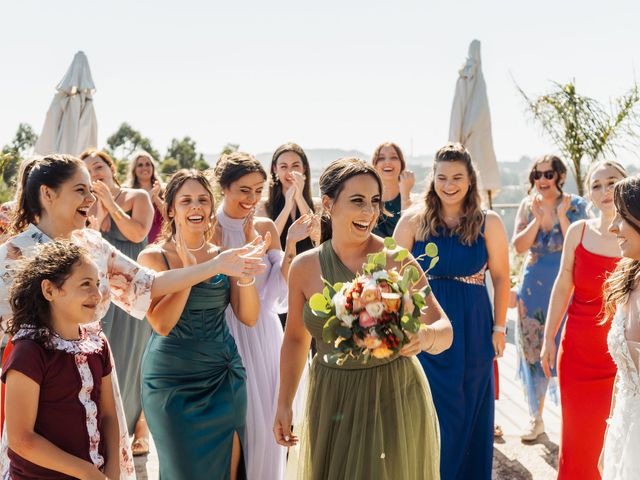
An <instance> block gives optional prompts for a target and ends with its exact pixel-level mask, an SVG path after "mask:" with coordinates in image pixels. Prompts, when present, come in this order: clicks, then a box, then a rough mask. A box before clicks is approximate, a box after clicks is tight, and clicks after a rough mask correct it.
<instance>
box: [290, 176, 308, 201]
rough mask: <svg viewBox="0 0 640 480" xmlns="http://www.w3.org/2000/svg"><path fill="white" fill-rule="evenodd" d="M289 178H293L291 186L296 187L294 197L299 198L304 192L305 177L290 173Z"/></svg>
mask: <svg viewBox="0 0 640 480" xmlns="http://www.w3.org/2000/svg"><path fill="white" fill-rule="evenodd" d="M291 178H293V182H294V183H293V185H294V186H295V187H296V196H300V197H301V196H302V193H303V192H304V182H305V180H306V179H307V177H306V176H305V175H304V173H300V172H291Z"/></svg>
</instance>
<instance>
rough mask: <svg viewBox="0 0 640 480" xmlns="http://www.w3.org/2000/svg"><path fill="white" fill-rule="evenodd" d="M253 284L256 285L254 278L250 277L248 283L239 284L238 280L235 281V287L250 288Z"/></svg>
mask: <svg viewBox="0 0 640 480" xmlns="http://www.w3.org/2000/svg"><path fill="white" fill-rule="evenodd" d="M254 283H256V277H252V278H251V281H250V282H249V283H240V280H236V285H238V286H239V287H250V286H251V285H253V284H254Z"/></svg>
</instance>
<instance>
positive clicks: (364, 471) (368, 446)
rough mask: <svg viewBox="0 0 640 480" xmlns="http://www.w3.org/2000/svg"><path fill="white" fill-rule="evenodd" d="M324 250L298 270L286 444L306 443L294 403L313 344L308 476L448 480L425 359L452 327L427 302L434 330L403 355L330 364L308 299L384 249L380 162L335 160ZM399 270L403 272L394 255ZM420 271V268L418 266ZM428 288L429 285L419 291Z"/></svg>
mask: <svg viewBox="0 0 640 480" xmlns="http://www.w3.org/2000/svg"><path fill="white" fill-rule="evenodd" d="M320 191H321V193H322V205H323V221H322V240H323V243H322V244H321V245H320V246H319V247H317V248H314V249H313V250H309V251H307V252H304V253H303V254H302V255H299V256H298V257H296V259H295V260H294V262H293V265H292V266H291V269H290V270H289V317H288V320H287V325H286V329H285V337H284V343H283V345H282V356H281V358H282V361H281V362H280V370H281V375H280V392H279V398H278V410H277V413H276V419H275V423H274V435H275V437H276V441H277V442H278V443H279V444H281V445H284V446H287V447H290V446H293V445H295V444H297V443H298V436H297V435H298V432H297V431H295V432H292V431H291V424H292V422H291V420H292V407H291V405H292V401H293V397H294V395H295V392H296V388H297V384H298V382H299V379H300V375H301V373H302V371H303V369H304V365H305V359H306V355H307V354H308V351H309V344H310V341H311V337H312V336H313V337H314V338H315V339H316V344H317V346H318V354H317V355H316V356H315V357H314V360H313V364H312V366H311V371H310V376H309V392H308V395H307V409H306V417H305V421H304V425H303V428H302V431H301V433H300V437H301V439H302V444H301V461H300V464H299V466H300V468H299V472H298V476H299V478H302V479H314V480H316V479H317V480H333V479H343V478H349V479H351V478H353V479H361V478H362V479H364V478H366V479H368V480H391V479H403V480H439V478H440V473H439V470H440V438H439V430H438V419H437V416H436V411H435V408H434V405H433V400H432V398H431V391H430V389H429V383H428V381H427V378H426V377H425V374H424V371H423V370H422V368H421V367H420V364H419V362H418V360H417V359H416V356H415V355H416V354H417V353H418V352H420V351H423V350H424V351H429V352H430V353H432V354H435V353H439V352H442V351H444V350H446V349H447V348H449V346H450V345H451V342H452V328H451V323H450V322H449V320H448V319H447V317H446V315H445V314H444V312H443V311H442V309H441V308H440V305H439V304H438V302H437V301H436V299H435V298H434V297H433V295H429V296H428V297H427V305H428V308H426V309H425V311H424V315H423V317H422V320H423V322H424V323H425V325H424V327H422V328H421V329H420V330H419V333H418V334H417V335H416V336H415V337H413V338H412V340H411V342H410V343H409V344H407V345H405V346H404V348H403V349H402V351H401V352H400V353H395V354H392V355H391V356H389V357H387V358H384V359H378V358H375V359H371V360H370V361H369V363H367V364H362V363H360V362H358V361H351V360H350V361H347V362H345V364H344V365H342V366H336V365H332V364H329V363H327V362H326V361H325V354H327V353H329V352H330V351H331V349H332V345H331V344H328V343H325V342H324V341H323V340H322V327H323V324H324V320H322V319H320V318H318V317H316V316H314V315H313V313H312V312H311V310H310V308H309V306H308V303H307V301H308V300H309V298H310V297H311V296H312V295H313V294H314V293H317V292H320V291H322V288H323V283H322V278H325V279H326V280H328V281H329V282H332V283H334V282H339V281H340V282H343V281H349V280H352V279H353V278H354V277H355V272H358V271H361V269H362V264H363V263H365V262H366V260H367V254H369V253H373V252H377V251H380V250H382V249H383V247H384V245H383V241H382V239H381V238H380V237H378V236H377V235H373V234H372V230H373V228H374V227H375V225H376V221H377V219H378V216H379V214H380V205H381V197H382V182H381V180H380V177H379V175H378V174H377V172H376V171H375V169H374V168H373V167H372V166H371V165H367V164H366V163H364V162H362V161H360V160H356V159H349V158H347V159H340V160H336V161H335V162H332V163H331V164H330V165H329V166H328V167H327V168H326V170H325V171H324V172H323V174H322V176H321V177H320ZM387 262H388V263H387V265H388V266H389V268H391V267H394V266H398V263H397V262H395V261H394V260H393V258H392V256H391V255H389V257H388V259H387ZM413 264H414V265H415V266H416V268H418V269H420V266H419V265H418V264H417V263H416V262H415V261H413ZM425 285H426V280H424V279H422V281H421V284H419V287H423V286H425Z"/></svg>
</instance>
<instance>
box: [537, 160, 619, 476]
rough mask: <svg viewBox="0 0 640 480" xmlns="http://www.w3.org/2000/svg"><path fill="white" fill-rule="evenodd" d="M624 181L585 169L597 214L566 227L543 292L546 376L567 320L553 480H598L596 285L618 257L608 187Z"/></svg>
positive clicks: (602, 344)
mask: <svg viewBox="0 0 640 480" xmlns="http://www.w3.org/2000/svg"><path fill="white" fill-rule="evenodd" d="M626 176H627V174H626V171H625V169H624V167H622V166H621V165H619V164H618V163H616V162H611V161H605V162H599V163H595V164H593V165H592V166H591V168H590V170H589V172H588V174H587V176H586V187H587V190H588V191H589V196H590V199H591V202H592V204H593V205H594V206H595V207H596V208H597V209H598V210H599V211H600V216H599V217H598V218H593V219H588V220H581V221H578V222H575V223H574V224H573V225H571V226H570V227H569V230H568V231H567V235H566V239H565V241H564V246H563V250H562V261H561V265H560V271H559V273H558V277H557V278H556V281H555V284H554V286H553V290H552V292H551V298H550V302H549V312H548V314H547V323H546V325H545V340H544V344H543V346H542V352H541V358H540V360H541V363H542V368H543V369H544V372H545V375H547V376H551V369H552V368H553V366H554V363H555V358H556V343H555V337H556V332H557V331H558V329H559V328H560V326H561V323H562V318H563V317H564V315H565V312H566V313H567V314H568V315H567V321H566V324H565V327H564V331H563V332H562V340H561V343H560V348H559V350H558V360H557V361H558V380H559V385H560V406H561V408H562V429H561V434H560V455H559V460H558V479H560V480H573V479H575V480H599V479H600V473H599V472H598V456H599V455H600V451H601V450H602V443H603V441H604V433H605V428H606V425H607V424H606V420H607V417H608V416H609V411H610V407H611V394H612V391H613V382H614V378H615V376H616V366H615V364H614V363H613V359H612V358H611V355H610V354H609V348H608V346H607V334H608V333H609V323H607V324H603V323H602V317H603V309H602V302H603V300H602V285H603V283H604V281H605V279H606V278H607V276H608V275H609V273H611V271H613V269H614V268H615V267H616V264H617V263H618V260H619V257H620V248H619V247H618V243H617V239H616V236H615V235H614V234H613V233H611V232H609V231H608V227H609V224H610V223H611V221H612V220H613V217H614V215H615V208H614V205H613V186H614V185H615V183H616V182H618V181H619V180H621V179H623V178H624V177H626ZM572 294H573V297H572Z"/></svg>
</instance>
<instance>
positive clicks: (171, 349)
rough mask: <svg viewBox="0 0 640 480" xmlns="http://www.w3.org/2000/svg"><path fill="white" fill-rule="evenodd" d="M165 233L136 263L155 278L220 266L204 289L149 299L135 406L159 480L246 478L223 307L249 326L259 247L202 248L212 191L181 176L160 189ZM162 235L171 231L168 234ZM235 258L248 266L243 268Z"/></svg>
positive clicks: (241, 378)
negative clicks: (213, 262) (245, 259)
mask: <svg viewBox="0 0 640 480" xmlns="http://www.w3.org/2000/svg"><path fill="white" fill-rule="evenodd" d="M166 210H167V217H168V218H167V219H166V220H167V221H166V224H167V227H166V228H167V230H168V231H167V234H166V236H165V240H164V242H162V243H160V244H159V245H154V246H151V247H149V248H147V249H146V250H145V251H143V252H142V254H141V255H140V257H139V262H140V263H141V264H142V265H146V266H148V267H150V268H153V269H154V270H156V271H163V270H169V269H172V268H179V267H182V266H187V265H195V264H199V263H202V262H204V261H206V260H208V259H211V258H214V257H216V258H218V259H219V261H220V273H218V274H217V275H215V276H214V277H213V278H211V279H209V280H208V281H207V282H202V283H199V284H197V285H195V286H193V287H191V288H186V289H185V290H183V291H181V292H178V293H175V294H171V295H166V296H164V297H161V298H159V299H154V300H153V302H152V304H151V307H150V309H149V311H148V312H147V319H148V320H149V323H151V325H152V327H153V330H154V332H153V334H152V336H151V339H150V340H149V343H148V344H147V348H146V350H145V353H144V358H143V361H142V378H141V382H142V407H143V409H144V414H145V417H146V419H147V423H148V425H149V429H150V431H151V435H152V436H153V439H154V442H155V444H156V447H157V450H158V458H159V461H160V478H161V479H170V480H179V479H200V478H202V479H205V478H207V479H208V478H231V479H236V478H245V475H244V471H245V469H244V462H243V460H242V444H243V431H244V425H245V414H246V407H247V393H246V388H245V379H246V375H245V371H244V367H243V365H242V360H241V358H240V355H239V354H238V350H237V348H236V344H235V341H234V340H233V337H232V336H231V334H230V333H229V330H228V328H227V323H226V321H225V310H226V308H227V306H228V305H229V304H231V308H232V309H233V311H234V313H235V314H236V316H237V317H238V319H239V320H240V321H242V322H243V323H245V324H246V325H249V326H252V325H255V323H256V321H257V319H258V313H259V298H258V293H257V291H256V288H255V279H252V277H254V276H255V275H256V274H258V273H260V272H261V271H262V270H263V269H264V265H263V264H262V263H261V262H262V260H261V258H259V257H261V256H262V255H263V253H264V249H265V247H266V243H265V241H268V239H265V240H263V239H261V238H258V239H256V240H255V241H254V242H252V244H249V245H247V246H245V247H243V248H239V249H230V250H227V251H225V252H224V253H219V248H218V247H216V246H215V245H213V244H212V243H210V242H209V241H208V240H209V238H210V232H211V226H212V221H213V212H214V209H213V195H212V192H211V186H210V184H209V182H208V181H207V179H206V178H205V177H204V175H202V173H200V172H197V171H194V170H190V171H187V170H181V171H179V172H178V173H176V174H175V175H174V176H173V177H172V179H171V180H170V181H169V184H168V185H167V189H166ZM169 229H170V230H169ZM240 255H245V256H246V255H249V256H251V257H253V258H254V261H253V263H252V264H251V265H250V266H249V267H243V266H242V263H241V262H240V259H239V256H240Z"/></svg>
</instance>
